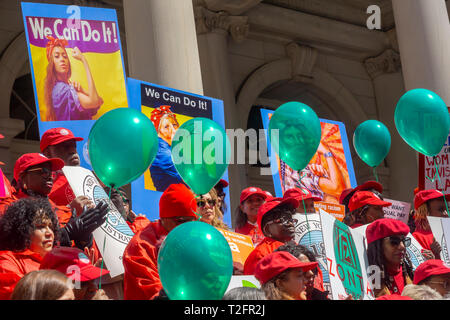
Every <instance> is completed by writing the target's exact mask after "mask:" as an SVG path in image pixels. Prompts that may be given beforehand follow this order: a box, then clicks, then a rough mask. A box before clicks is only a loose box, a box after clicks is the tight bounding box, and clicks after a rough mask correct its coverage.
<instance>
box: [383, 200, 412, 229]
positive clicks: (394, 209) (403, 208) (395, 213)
mask: <svg viewBox="0 0 450 320" xmlns="http://www.w3.org/2000/svg"><path fill="white" fill-rule="evenodd" d="M384 201H387V202H391V203H392V205H390V206H389V207H384V208H383V211H384V217H385V218H390V219H396V220H400V221H401V222H403V223H405V224H408V219H409V211H410V210H411V203H408V202H403V201H397V200H391V199H384Z"/></svg>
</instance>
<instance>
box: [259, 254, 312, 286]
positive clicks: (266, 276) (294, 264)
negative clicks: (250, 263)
mask: <svg viewBox="0 0 450 320" xmlns="http://www.w3.org/2000/svg"><path fill="white" fill-rule="evenodd" d="M317 264H318V263H317V262H301V261H300V260H298V259H297V258H296V257H294V256H293V255H292V254H290V253H289V252H286V251H276V252H272V253H271V254H268V255H267V256H265V257H264V258H262V259H261V260H259V261H258V263H257V264H256V266H255V272H254V274H255V278H256V279H258V281H259V282H260V283H261V284H264V283H266V282H267V281H269V280H270V279H272V278H273V277H275V276H277V275H279V274H280V273H282V272H283V271H285V270H287V269H292V268H301V269H302V270H303V272H307V271H309V270H312V269H314V268H317Z"/></svg>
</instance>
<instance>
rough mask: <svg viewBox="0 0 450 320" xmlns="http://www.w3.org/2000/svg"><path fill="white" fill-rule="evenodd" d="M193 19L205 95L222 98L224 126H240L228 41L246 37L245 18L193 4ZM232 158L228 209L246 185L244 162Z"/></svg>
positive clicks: (237, 199)
mask: <svg viewBox="0 0 450 320" xmlns="http://www.w3.org/2000/svg"><path fill="white" fill-rule="evenodd" d="M195 21H196V27H197V34H198V36H197V38H198V45H199V53H200V62H201V69H202V78H203V86H204V92H205V95H207V96H210V97H214V98H217V99H220V100H222V101H223V104H224V114H225V127H226V129H237V128H240V127H241V121H240V118H241V117H244V116H246V115H242V114H239V112H238V110H237V109H236V98H235V92H234V88H233V81H232V77H231V66H230V62H229V58H228V41H237V42H241V41H243V40H244V39H245V38H246V36H247V34H248V30H249V25H248V18H247V17H245V16H233V15H230V14H229V13H227V12H223V11H221V12H214V11H210V10H208V9H207V8H205V7H203V6H197V7H195ZM242 129H243V130H245V129H246V128H242ZM235 152H236V149H235ZM237 152H243V151H242V150H239V151H237ZM235 160H236V156H234V157H233V158H232V161H233V163H232V164H230V166H229V167H228V176H229V177H228V178H229V181H230V186H229V189H228V190H229V194H230V200H231V204H230V207H231V208H230V212H231V213H233V212H234V210H235V208H236V207H237V206H238V205H239V197H240V192H241V190H242V189H244V188H245V187H247V176H246V170H245V165H244V164H236V163H235Z"/></svg>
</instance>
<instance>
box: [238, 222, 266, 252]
mask: <svg viewBox="0 0 450 320" xmlns="http://www.w3.org/2000/svg"><path fill="white" fill-rule="evenodd" d="M235 231H236V232H237V233H240V234H245V235H247V236H250V237H252V242H253V244H254V245H255V246H257V245H258V244H259V243H260V242H261V241H262V240H263V239H264V237H265V236H264V234H262V232H261V231H260V230H259V227H258V225H252V224H250V223H248V221H247V223H246V224H245V225H244V226H243V227H242V228H237V229H236V230H235Z"/></svg>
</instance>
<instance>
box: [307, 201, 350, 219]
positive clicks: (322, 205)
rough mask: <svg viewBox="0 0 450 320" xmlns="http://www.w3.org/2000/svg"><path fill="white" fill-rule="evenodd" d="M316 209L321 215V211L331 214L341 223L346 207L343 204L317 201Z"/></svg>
mask: <svg viewBox="0 0 450 320" xmlns="http://www.w3.org/2000/svg"><path fill="white" fill-rule="evenodd" d="M314 208H315V209H316V212H317V213H320V212H319V209H322V210H323V211H325V212H327V213H329V214H331V215H332V216H333V217H335V218H336V219H337V220H339V221H342V219H344V216H345V206H343V205H341V204H336V203H327V202H321V201H317V202H314Z"/></svg>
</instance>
